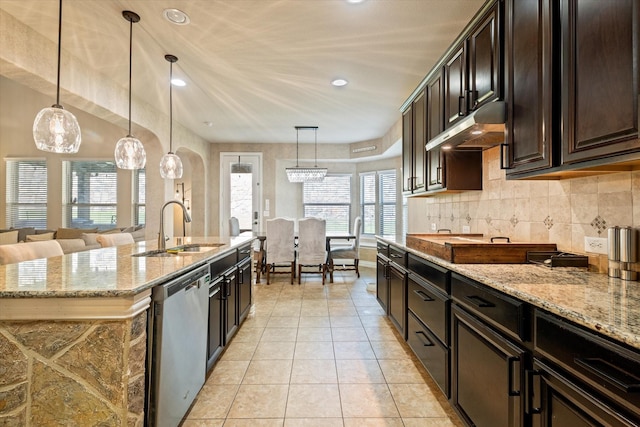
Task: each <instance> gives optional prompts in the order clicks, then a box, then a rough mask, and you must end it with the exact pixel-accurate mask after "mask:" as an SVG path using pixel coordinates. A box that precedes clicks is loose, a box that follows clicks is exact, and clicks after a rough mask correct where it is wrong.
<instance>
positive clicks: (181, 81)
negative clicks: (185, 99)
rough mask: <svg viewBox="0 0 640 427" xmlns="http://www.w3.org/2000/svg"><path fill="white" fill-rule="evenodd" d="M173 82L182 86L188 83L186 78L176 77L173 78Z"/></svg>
mask: <svg viewBox="0 0 640 427" xmlns="http://www.w3.org/2000/svg"><path fill="white" fill-rule="evenodd" d="M171 84H172V85H174V86H180V87H182V86H186V85H187V83H186V82H185V81H184V80H182V79H177V78H175V77H174V78H172V79H171Z"/></svg>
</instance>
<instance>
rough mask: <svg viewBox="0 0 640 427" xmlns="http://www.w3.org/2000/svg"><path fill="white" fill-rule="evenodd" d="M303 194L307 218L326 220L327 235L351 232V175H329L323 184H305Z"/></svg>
mask: <svg viewBox="0 0 640 427" xmlns="http://www.w3.org/2000/svg"><path fill="white" fill-rule="evenodd" d="M302 192H303V195H302V203H303V207H304V217H305V218H306V217H317V218H324V219H325V220H326V221H327V233H331V232H338V233H347V232H349V222H350V217H351V175H327V176H326V177H325V178H324V181H322V182H305V183H303V188H302Z"/></svg>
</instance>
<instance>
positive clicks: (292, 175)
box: [286, 167, 327, 182]
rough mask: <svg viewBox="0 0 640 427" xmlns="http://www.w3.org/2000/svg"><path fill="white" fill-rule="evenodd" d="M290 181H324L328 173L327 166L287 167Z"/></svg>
mask: <svg viewBox="0 0 640 427" xmlns="http://www.w3.org/2000/svg"><path fill="white" fill-rule="evenodd" d="M286 172H287V178H289V182H322V181H324V177H325V176H326V175H327V169H326V168H318V167H313V168H302V167H295V168H286Z"/></svg>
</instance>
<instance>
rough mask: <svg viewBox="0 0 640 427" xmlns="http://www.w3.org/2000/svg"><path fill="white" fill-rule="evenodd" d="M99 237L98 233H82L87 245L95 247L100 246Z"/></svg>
mask: <svg viewBox="0 0 640 427" xmlns="http://www.w3.org/2000/svg"><path fill="white" fill-rule="evenodd" d="M98 236H99V234H98V233H82V240H84V243H85V245H87V246H94V245H97V244H98V241H97V240H96V238H97V237H98Z"/></svg>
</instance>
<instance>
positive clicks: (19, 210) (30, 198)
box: [5, 160, 47, 228]
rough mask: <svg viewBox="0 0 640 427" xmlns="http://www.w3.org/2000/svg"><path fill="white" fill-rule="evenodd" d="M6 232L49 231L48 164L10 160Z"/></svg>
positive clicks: (7, 179) (7, 183)
mask: <svg viewBox="0 0 640 427" xmlns="http://www.w3.org/2000/svg"><path fill="white" fill-rule="evenodd" d="M5 202H6V207H7V215H6V223H7V224H6V225H7V228H9V227H14V228H21V227H35V228H47V162H46V161H45V160H7V177H6V200H5Z"/></svg>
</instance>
